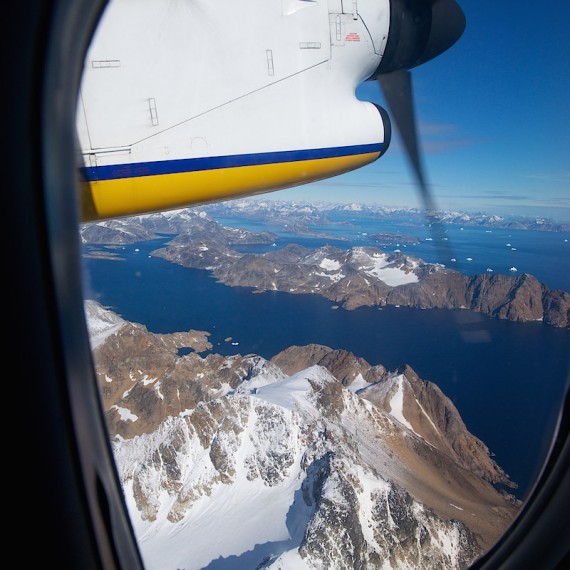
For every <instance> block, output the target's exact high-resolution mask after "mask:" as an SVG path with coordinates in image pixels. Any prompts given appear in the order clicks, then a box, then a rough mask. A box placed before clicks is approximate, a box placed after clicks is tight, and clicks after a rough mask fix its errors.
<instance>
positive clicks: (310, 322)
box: [84, 219, 570, 498]
mask: <svg viewBox="0 0 570 570" xmlns="http://www.w3.org/2000/svg"><path fill="white" fill-rule="evenodd" d="M220 222H221V223H223V224H224V225H234V226H240V227H249V228H250V229H255V230H267V229H273V230H274V231H276V233H279V234H280V238H279V240H278V241H277V242H276V245H275V246H273V245H268V246H255V247H249V248H244V249H247V250H248V251H263V250H264V249H268V248H272V247H281V246H282V245H284V244H286V243H301V244H303V245H305V246H307V247H318V246H320V245H323V244H325V243H328V244H331V245H335V246H337V247H339V248H347V247H350V245H374V244H373V243H372V241H371V239H370V238H369V236H370V235H371V234H374V233H380V232H386V233H388V232H390V233H399V234H402V233H406V234H412V235H416V236H417V237H419V238H420V239H419V241H418V242H417V243H415V244H411V243H406V244H405V247H404V244H399V245H398V244H394V245H393V246H391V247H393V249H400V250H401V251H403V252H405V253H411V254H414V255H418V256H419V257H422V258H423V259H425V260H426V261H436V262H441V250H440V249H438V248H437V247H434V243H433V242H434V240H433V239H432V240H429V239H428V240H427V241H426V238H429V237H433V235H434V234H432V233H431V232H430V230H429V228H405V227H404V228H403V227H401V226H395V225H393V224H386V223H385V224H381V223H379V222H378V221H377V220H364V221H362V222H361V223H359V224H355V223H354V221H350V220H348V222H350V223H346V222H347V221H346V220H342V222H343V223H342V224H340V225H338V226H334V227H333V228H331V227H330V226H327V227H326V228H321V229H320V231H322V232H327V233H328V234H329V236H331V235H335V237H337V238H338V239H335V240H332V239H330V237H328V238H326V239H325V238H322V237H303V238H299V237H298V236H293V235H288V234H286V233H285V232H283V231H282V229H280V228H267V226H260V225H258V224H252V223H249V224H244V223H243V222H241V221H237V220H228V219H225V220H220ZM445 237H447V238H448V239H447V240H445V241H448V242H451V244H450V245H451V247H452V248H453V252H454V253H453V257H454V258H455V259H456V260H457V262H456V263H457V265H458V266H460V267H457V268H458V269H459V268H460V269H461V270H462V271H464V272H465V273H469V274H474V273H480V272H485V271H487V270H488V269H493V271H495V272H496V273H505V274H521V273H523V272H528V273H531V274H533V275H535V276H536V277H537V278H538V279H539V280H540V281H542V282H544V283H546V284H547V285H548V286H549V287H551V288H560V289H564V290H567V291H570V255H569V253H570V243H569V242H568V240H569V238H570V235H568V234H561V233H548V232H531V231H523V230H519V231H513V230H509V231H507V230H497V229H492V230H488V229H485V228H468V227H465V228H463V229H461V228H460V227H453V228H451V229H449V228H448V229H447V230H446V236H445ZM165 239H167V238H164V239H159V240H154V241H152V242H144V243H138V244H135V245H129V246H125V247H123V248H120V249H118V250H117V249H113V251H115V252H118V253H120V255H121V256H122V257H124V261H110V260H104V259H89V258H85V260H84V283H85V296H86V298H90V299H95V300H97V301H99V302H100V303H102V304H103V305H105V306H109V307H110V308H112V309H113V310H115V311H116V312H117V313H119V314H120V315H122V316H123V317H124V318H126V319H128V320H130V321H133V322H137V323H142V324H144V325H146V327H147V328H148V329H149V330H150V331H151V332H159V333H167V332H175V331H186V330H189V329H196V330H205V331H209V332H210V333H211V337H210V340H211V342H212V343H213V344H214V351H215V352H219V353H221V354H225V355H230V354H237V353H240V354H243V355H245V354H250V353H255V354H259V355H261V356H263V357H265V358H271V357H272V356H273V355H275V354H277V353H278V352H279V351H281V350H283V349H284V348H286V347H288V346H291V345H304V344H307V343H320V344H324V345H327V346H330V347H332V348H344V349H347V350H350V351H352V352H354V353H355V354H356V355H358V356H361V357H363V358H365V359H366V360H367V361H368V362H370V363H371V364H379V363H380V364H383V365H384V366H386V367H387V368H388V369H394V368H396V367H397V366H400V365H402V364H404V363H407V364H410V365H411V366H412V367H413V368H414V369H415V370H416V372H417V373H418V374H419V375H420V376H421V377H422V378H424V379H426V380H431V381H433V382H435V383H436V384H437V385H438V386H440V388H441V389H442V390H443V391H444V392H445V393H446V394H447V395H448V396H449V397H450V398H451V399H452V400H453V402H454V403H455V405H456V406H457V408H458V409H459V411H460V413H461V415H462V417H463V419H464V421H465V423H466V425H467V427H468V429H469V430H470V431H471V432H472V433H474V434H475V435H476V436H477V437H479V438H480V439H482V440H483V441H484V442H485V443H486V444H487V445H488V447H489V449H490V450H491V452H492V453H494V454H495V460H496V461H497V462H498V464H499V465H500V466H501V467H503V468H504V469H505V471H506V472H507V473H508V474H509V475H510V477H511V479H512V480H513V481H515V482H516V483H518V485H519V488H518V489H517V490H516V491H515V493H516V494H517V496H519V497H520V498H524V497H525V496H526V495H527V493H528V492H529V491H530V490H531V488H532V485H533V483H534V482H535V480H536V478H537V476H538V474H539V472H540V469H541V466H542V464H543V462H544V460H545V458H546V456H547V454H548V451H549V448H550V442H551V436H552V433H553V430H554V428H555V425H556V422H557V418H558V413H559V410H560V406H561V402H562V399H563V395H564V393H565V390H566V387H567V385H568V382H569V378H570V331H569V330H567V329H558V328H555V327H552V326H548V325H545V324H543V323H541V322H530V323H513V322H508V321H501V320H498V319H491V318H488V317H485V316H482V315H479V314H476V313H471V312H468V311H446V310H436V309H434V310H420V309H408V308H403V307H402V308H396V307H386V308H383V309H379V308H370V307H361V308H359V309H356V310H353V311H346V310H344V309H335V308H334V304H333V303H332V302H330V301H327V300H326V299H323V298H321V297H319V296H317V295H290V294H287V293H280V292H265V293H254V292H253V291H252V290H250V289H248V288H237V287H236V288H234V287H226V286H224V285H222V284H219V283H217V282H216V281H215V280H214V279H213V278H212V277H211V276H210V275H209V273H208V272H207V271H202V270H195V269H187V268H183V267H180V266H178V265H174V264H172V263H169V262H167V261H165V260H162V259H159V258H155V257H152V256H151V255H150V253H151V252H152V251H153V250H154V249H157V248H158V247H161V246H162V244H163V242H164V241H165ZM346 240H348V241H346ZM508 244H510V245H508ZM384 249H385V250H386V251H390V248H388V247H387V248H384ZM447 252H449V250H448V249H446V253H447ZM467 258H470V259H469V260H468V259H467ZM513 267H514V268H516V270H517V271H516V272H514V271H511V270H510V269H511V268H513ZM230 337H231V342H229V341H227V340H226V339H228V338H230Z"/></svg>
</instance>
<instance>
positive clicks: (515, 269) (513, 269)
mask: <svg viewBox="0 0 570 570" xmlns="http://www.w3.org/2000/svg"><path fill="white" fill-rule="evenodd" d="M509 271H513V272H514V271H518V269H517V268H516V267H511V268H510V269H509Z"/></svg>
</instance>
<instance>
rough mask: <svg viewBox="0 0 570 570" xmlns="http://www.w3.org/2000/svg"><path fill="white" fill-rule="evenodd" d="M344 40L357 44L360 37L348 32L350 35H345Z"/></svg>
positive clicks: (355, 33)
mask: <svg viewBox="0 0 570 570" xmlns="http://www.w3.org/2000/svg"><path fill="white" fill-rule="evenodd" d="M344 40H345V41H347V42H359V41H360V35H359V34H358V33H357V32H350V34H346V36H345V38H344Z"/></svg>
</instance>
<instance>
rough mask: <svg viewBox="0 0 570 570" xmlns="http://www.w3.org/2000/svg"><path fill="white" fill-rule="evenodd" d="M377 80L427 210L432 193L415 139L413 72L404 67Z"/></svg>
mask: <svg viewBox="0 0 570 570" xmlns="http://www.w3.org/2000/svg"><path fill="white" fill-rule="evenodd" d="M378 83H379V84H380V88H381V90H382V93H383V94H384V98H385V99H386V102H387V104H388V108H389V110H390V116H391V118H392V120H393V121H394V122H395V124H396V128H397V129H398V132H399V133H400V138H401V139H402V142H403V144H404V146H405V147H406V153H407V156H408V160H409V161H410V163H411V165H412V169H413V172H414V175H415V177H416V181H417V183H418V188H419V191H420V194H421V196H422V202H423V203H424V206H425V207H426V210H432V209H433V208H432V204H431V195H430V193H429V191H428V188H427V183H426V179H425V175H424V169H423V164H422V159H421V156H420V149H419V143H418V134H417V127H416V114H415V109H414V100H413V93H412V75H411V73H410V72H409V71H408V70H407V69H398V70H397V71H393V72H392V73H388V74H386V75H380V76H378ZM428 205H429V207H428Z"/></svg>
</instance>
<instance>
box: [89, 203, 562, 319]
mask: <svg viewBox="0 0 570 570" xmlns="http://www.w3.org/2000/svg"><path fill="white" fill-rule="evenodd" d="M246 203H247V204H250V202H243V204H246ZM240 204H242V202H239V203H238V204H234V205H233V206H232V215H234V216H235V213H236V211H237V212H239V211H240V210H242V209H244V208H245V207H244V208H242V207H240ZM258 206H259V208H260V209H262V210H264V211H266V212H268V213H270V215H271V216H273V220H274V223H275V220H276V219H277V218H278V219H279V223H281V224H285V223H287V224H288V228H289V229H291V228H292V227H293V226H294V225H295V224H296V226H295V227H297V229H298V230H299V231H303V232H305V233H307V232H310V231H312V230H310V228H311V227H313V226H314V225H315V222H314V220H312V221H311V223H310V224H309V222H308V221H307V220H306V217H307V216H310V217H314V216H320V215H322V212H321V211H319V210H317V209H316V208H314V207H313V208H310V207H308V206H307V207H302V208H300V209H294V210H293V212H294V215H291V211H289V208H290V207H291V206H290V205H284V206H282V207H278V206H275V205H273V204H271V205H270V206H265V205H264V203H263V202H260V203H258ZM212 208H215V209H216V211H218V210H220V209H222V210H223V209H224V208H229V206H227V205H224V204H220V205H216V206H215V207H212ZM398 212H399V211H398ZM218 215H221V214H220V213H219V212H218ZM244 215H245V214H244ZM251 215H252V212H251V209H248V211H247V216H248V217H250V216H251ZM286 220H288V222H286ZM303 228H305V229H303ZM160 234H172V235H173V238H172V239H171V240H170V241H168V242H167V244H166V245H165V247H163V248H160V249H157V250H155V251H154V252H153V253H152V255H154V256H158V257H162V258H164V259H167V260H168V261H171V262H173V263H177V264H179V265H182V266H185V267H191V268H197V269H205V270H208V271H210V272H212V274H213V275H214V276H215V277H216V279H218V281H220V282H222V283H224V284H226V285H229V286H240V287H251V288H254V289H256V290H258V291H264V290H276V291H284V292H288V293H293V294H299V293H312V294H318V295H322V296H323V297H326V298H327V299H330V300H332V301H334V302H336V303H338V304H339V306H342V307H343V308H346V309H354V308H356V307H360V306H363V305H366V306H380V307H381V306H385V305H393V306H409V307H418V308H423V309H429V308H445V309H469V310H473V311H478V312H480V313H483V314H486V315H489V316H492V317H497V318H501V319H508V320H513V321H544V322H545V323H547V324H550V325H553V326H556V327H568V326H570V293H568V292H565V291H560V290H553V289H550V288H548V287H547V286H546V285H544V284H541V283H540V282H539V281H538V280H537V279H536V278H534V277H533V276H531V275H528V274H523V275H520V276H512V275H500V274H492V275H491V274H481V275H475V276H467V275H464V274H462V273H460V272H458V271H454V270H452V269H449V268H447V267H444V266H442V265H439V264H433V263H427V262H425V261H423V260H421V259H419V258H416V257H413V256H409V255H404V254H403V253H401V252H393V253H385V252H384V251H382V250H381V249H377V248H374V247H353V248H351V249H349V250H340V249H337V248H334V247H331V246H325V247H322V248H320V249H318V250H309V249H307V248H304V247H301V246H298V245H289V246H286V247H284V248H276V249H275V250H274V251H270V252H268V253H264V254H251V253H240V252H238V251H237V250H236V249H235V247H234V246H235V245H237V244H241V245H244V244H260V243H264V244H272V243H274V242H275V240H276V239H277V236H276V235H275V234H273V233H271V232H262V233H255V232H252V231H248V230H245V229H238V228H228V227H223V226H222V225H220V224H219V223H217V222H216V221H215V220H214V219H213V218H212V217H211V216H210V215H208V214H207V213H206V212H205V211H204V210H203V209H198V210H178V211H174V212H169V213H160V214H153V215H147V216H138V217H133V218H125V219H121V220H111V221H106V222H99V223H96V224H87V225H85V226H83V227H82V228H81V237H82V240H83V242H84V243H86V244H91V245H97V244H99V245H106V246H108V245H119V244H123V243H135V242H138V241H144V240H149V239H153V238H156V237H158V236H159V235H160ZM383 239H385V240H386V239H389V236H387V235H385V234H384V236H383ZM408 239H413V236H408ZM89 255H96V256H105V257H107V258H113V256H115V257H116V255H118V254H114V253H113V251H112V250H110V249H109V247H105V248H104V249H101V250H99V251H97V250H93V249H92V250H91V252H90V253H89Z"/></svg>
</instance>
